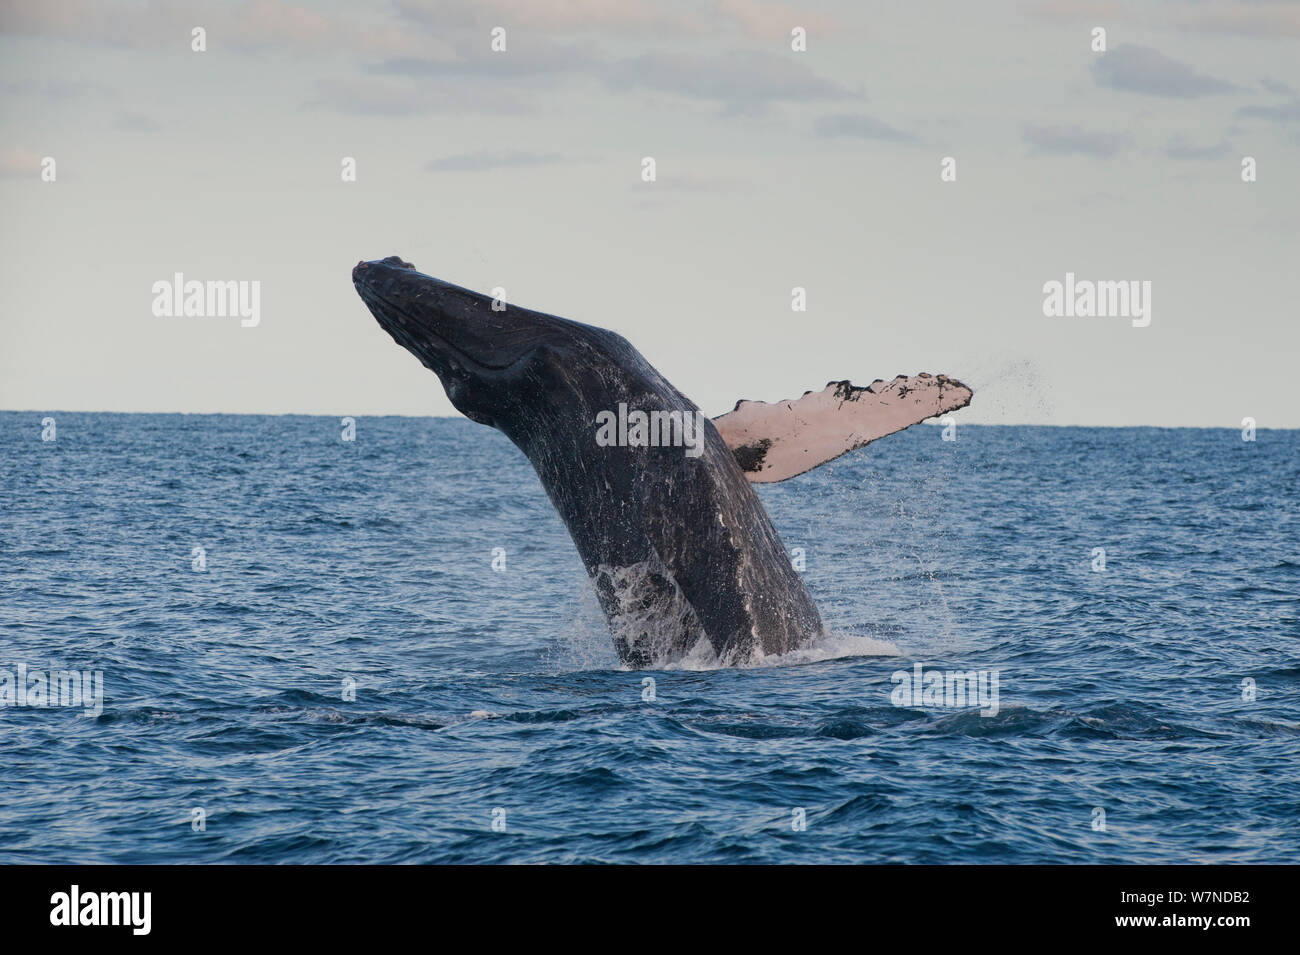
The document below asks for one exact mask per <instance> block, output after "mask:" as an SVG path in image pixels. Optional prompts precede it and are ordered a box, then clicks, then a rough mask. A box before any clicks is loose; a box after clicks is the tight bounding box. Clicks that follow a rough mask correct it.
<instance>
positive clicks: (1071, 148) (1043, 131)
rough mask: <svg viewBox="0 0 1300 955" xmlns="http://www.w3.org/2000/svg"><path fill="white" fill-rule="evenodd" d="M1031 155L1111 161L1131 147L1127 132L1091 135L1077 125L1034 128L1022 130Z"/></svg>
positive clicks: (1131, 140)
mask: <svg viewBox="0 0 1300 955" xmlns="http://www.w3.org/2000/svg"><path fill="white" fill-rule="evenodd" d="M1023 135H1024V140H1025V142H1027V143H1029V145H1030V146H1032V147H1033V148H1032V149H1031V150H1030V152H1031V153H1035V154H1038V153H1042V154H1048V155H1054V156H1094V157H1096V158H1098V159H1110V158H1112V157H1114V156H1116V155H1118V154H1119V153H1121V152H1122V151H1124V150H1125V149H1128V148H1129V147H1130V146H1131V145H1132V144H1133V137H1132V136H1130V135H1129V134H1128V133H1106V132H1090V131H1088V130H1085V129H1081V128H1080V127H1078V126H1034V125H1028V126H1026V127H1025V129H1024V134H1023Z"/></svg>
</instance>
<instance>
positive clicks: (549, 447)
mask: <svg viewBox="0 0 1300 955" xmlns="http://www.w3.org/2000/svg"><path fill="white" fill-rule="evenodd" d="M352 282H353V285H354V286H355V287H356V290H357V292H358V293H359V294H360V296H361V299H362V300H363V301H364V302H365V303H366V305H367V306H368V307H369V309H370V311H371V313H373V315H374V317H375V318H376V319H377V320H378V321H379V324H380V325H381V326H383V328H384V329H385V331H387V332H388V333H389V335H391V336H392V337H393V339H394V340H395V341H396V342H397V343H398V344H399V345H401V346H403V347H404V348H406V349H407V350H408V351H409V352H411V354H413V355H414V356H415V357H416V358H418V359H419V360H420V361H421V363H423V364H424V366H425V367H426V368H428V369H430V370H431V371H433V372H434V373H435V374H437V376H438V377H439V378H440V379H441V381H442V385H443V388H444V389H445V390H446V392H447V397H448V398H449V399H451V403H452V404H453V405H454V406H455V407H456V409H457V410H458V411H460V412H461V413H462V414H464V415H465V416H466V417H467V418H470V419H471V420H473V421H477V422H479V423H480V424H485V425H489V426H490V427H493V428H496V429H497V430H498V431H501V432H502V433H504V434H505V435H506V437H508V438H509V439H510V440H511V441H512V442H514V444H515V445H516V446H517V447H518V448H519V450H520V451H522V452H523V453H524V455H525V456H526V457H527V458H528V460H529V461H530V462H531V463H532V465H533V468H534V469H535V470H536V471H537V476H538V477H539V478H540V479H541V483H542V486H543V487H544V488H545V489H546V493H547V494H548V495H549V496H550V499H551V503H552V504H553V505H554V506H555V509H556V511H557V512H558V513H559V515H560V517H561V519H562V520H563V521H564V523H565V525H566V526H567V527H568V529H569V534H570V536H572V538H573V542H574V544H575V545H577V548H578V553H579V554H580V555H581V557H582V561H583V564H584V565H585V566H586V569H587V573H588V575H589V576H590V578H591V580H592V583H593V585H594V586H595V590H596V594H597V597H598V600H599V602H600V606H601V609H602V610H603V611H604V613H605V616H606V618H607V620H608V621H609V626H610V632H611V634H612V636H613V639H614V646H615V649H616V650H617V651H618V654H619V657H620V659H621V660H622V661H623V662H624V663H625V664H626V665H629V666H632V667H646V666H651V665H660V664H665V663H670V662H673V661H676V660H680V659H682V658H683V657H685V656H686V655H687V654H688V653H692V652H696V651H702V650H707V649H710V648H711V650H712V652H713V654H714V655H715V656H716V659H717V661H718V662H719V663H720V664H723V665H745V664H750V663H754V662H757V661H759V660H761V659H762V658H763V657H765V656H771V655H776V654H781V653H785V652H788V651H790V650H794V649H796V648H798V647H802V646H805V645H807V644H808V643H810V642H811V641H813V640H815V639H816V638H817V637H818V636H820V635H821V634H822V632H823V630H822V621H821V616H820V614H819V613H818V611H817V607H816V605H815V604H814V603H813V600H812V597H811V596H809V594H808V591H807V589H806V588H805V587H804V585H803V581H802V580H801V579H800V577H799V575H798V573H797V572H796V571H795V570H794V568H793V566H792V565H791V560H790V556H789V554H788V553H787V552H786V550H785V546H784V545H783V544H782V543H781V539H780V538H779V537H778V536H777V533H776V530H775V528H773V526H772V522H771V520H770V519H769V518H768V516H767V512H766V511H764V510H763V505H762V503H761V502H760V501H759V499H758V495H757V494H756V493H755V491H754V489H753V488H752V487H750V483H751V482H755V483H761V482H770V481H782V480H785V479H786V478H790V477H794V476H795V475H797V474H802V473H804V472H805V471H807V470H809V469H811V468H813V467H816V466H817V465H819V464H822V463H824V462H826V461H829V460H831V459H832V458H835V457H838V456H840V455H841V454H844V453H846V452H848V451H851V450H853V449H855V448H859V447H861V446H862V445H864V444H866V443H868V442H869V441H873V440H875V439H876V438H879V437H882V436H884V435H886V434H891V433H893V432H895V431H898V430H901V429H902V428H906V427H908V426H909V425H912V424H915V423H917V422H919V421H923V420H925V419H926V418H929V417H933V416H934V415H939V414H944V413H946V412H948V411H953V410H955V409H957V408H961V407H964V406H965V405H966V404H968V403H969V402H970V399H971V391H970V389H969V388H967V387H966V386H965V385H963V384H962V383H961V382H959V381H955V380H953V379H951V378H947V377H945V376H943V375H937V376H932V375H925V374H923V375H918V376H916V377H907V376H901V375H900V376H899V377H897V378H895V379H893V380H892V381H890V382H884V381H876V382H874V383H873V384H872V385H870V386H867V387H865V388H857V387H855V386H853V385H851V384H849V383H848V382H847V381H841V382H831V383H830V384H828V385H827V386H826V388H825V389H824V390H823V391H820V392H807V393H805V394H804V396H803V397H802V398H799V399H797V400H791V401H782V402H777V403H774V404H768V403H767V402H762V401H740V402H737V404H736V407H735V408H734V409H733V410H732V411H730V412H728V413H727V414H724V415H722V416H720V417H719V418H717V419H715V420H713V421H710V420H709V419H708V418H706V417H704V416H703V415H702V414H701V413H700V411H699V409H698V408H697V407H696V406H695V405H694V404H693V403H692V402H691V401H690V400H689V399H688V398H686V397H685V396H684V395H683V394H682V393H681V392H680V391H678V390H677V389H676V388H674V387H673V386H672V384H670V383H669V382H668V381H667V379H665V378H664V377H663V375H661V374H660V373H659V372H658V371H656V370H655V369H654V368H653V367H652V366H651V365H650V363H649V362H647V361H646V360H645V358H643V357H642V356H641V353H640V352H638V351H637V350H636V349H635V348H633V347H632V345H631V344H630V343H629V342H628V341H627V340H626V339H625V338H623V337H622V336H621V335H618V334H616V333H615V332H612V331H608V330H606V329H603V328H597V327H595V326H592V325H584V324H582V323H580V322H574V321H570V320H568V319H564V318H558V317H556V316H554V315H546V314H543V313H541V312H534V311H531V310H529V309H525V308H519V307H518V306H515V305H508V306H504V305H503V303H501V302H496V301H494V299H493V298H491V297H490V296H487V295H481V294H479V293H477V292H472V291H470V290H468V289H464V288H461V287H459V286H456V285H451V284H449V283H447V282H443V281H441V280H439V279H436V278H432V277H431V276H428V275H425V274H423V273H421V272H418V271H416V269H415V267H414V266H413V265H412V264H411V263H409V262H405V261H403V260H402V259H400V258H398V257H397V256H389V257H388V258H386V259H380V260H375V261H371V262H360V263H358V264H357V266H356V267H355V268H354V269H353V270H352ZM494 305H495V307H494ZM701 641H708V644H709V647H708V648H702V647H701V646H700V644H701Z"/></svg>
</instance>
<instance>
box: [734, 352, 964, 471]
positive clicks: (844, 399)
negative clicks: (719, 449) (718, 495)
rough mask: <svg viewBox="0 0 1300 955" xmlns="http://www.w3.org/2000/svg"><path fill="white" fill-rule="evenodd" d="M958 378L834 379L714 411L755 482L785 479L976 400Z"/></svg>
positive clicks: (743, 468) (921, 376) (742, 465)
mask: <svg viewBox="0 0 1300 955" xmlns="http://www.w3.org/2000/svg"><path fill="white" fill-rule="evenodd" d="M971 396H972V392H971V390H970V389H969V388H967V387H966V386H965V385H963V384H962V383H961V382H960V381H957V380H956V379H954V378H948V377H946V376H945V375H927V374H925V373H922V374H919V375H916V376H915V377H908V376H907V375H899V376H898V377H897V378H895V379H894V380H893V381H881V380H877V381H875V382H873V383H872V384H870V385H868V386H867V387H865V388H858V387H855V386H854V385H851V384H849V382H847V381H832V382H830V383H829V384H828V385H827V386H826V387H825V389H823V390H822V391H816V392H814V391H809V392H806V393H805V394H804V396H803V397H802V398H796V399H791V400H788V401H777V402H774V403H772V404H769V403H768V402H766V401H738V402H736V407H735V409H733V410H732V411H729V412H727V413H726V414H724V415H720V416H718V417H717V418H714V419H713V423H714V425H715V426H716V427H717V429H718V433H719V434H721V435H722V440H723V441H725V442H726V443H727V447H729V448H731V451H732V453H733V454H734V455H735V456H736V460H737V462H738V463H739V464H740V468H741V470H742V471H744V472H745V477H747V478H749V480H750V482H751V483H755V484H767V483H771V482H774V481H784V480H786V479H787V478H792V477H794V476H795V475H797V474H803V473H804V472H805V471H811V470H812V469H813V468H815V467H817V466H818V465H819V464H825V463H826V462H827V461H830V460H832V459H834V458H838V457H839V456H840V455H841V454H847V453H848V452H849V451H852V450H854V449H855V448H860V447H862V446H863V445H864V444H869V443H870V442H872V441H875V440H876V439H877V438H883V437H884V436H885V435H887V434H893V433H894V432H895V431H902V430H903V429H904V428H908V427H911V426H912V425H914V424H917V423H918V422H921V421H924V420H925V419H926V418H933V417H934V416H935V415H941V414H947V413H948V412H949V411H956V410H957V409H958V408H964V407H965V406H966V405H968V404H970V400H971Z"/></svg>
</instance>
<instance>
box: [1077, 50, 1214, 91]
mask: <svg viewBox="0 0 1300 955" xmlns="http://www.w3.org/2000/svg"><path fill="white" fill-rule="evenodd" d="M1092 75H1093V79H1094V80H1096V82H1097V85H1098V86H1108V87H1110V88H1111V89H1116V90H1125V91H1126V92H1130V93H1145V94H1147V95H1149V96H1169V97H1174V98H1178V99H1190V98H1193V97H1197V96H1212V95H1214V94H1216V93H1227V92H1230V91H1232V90H1234V89H1236V87H1235V86H1233V85H1232V84H1231V83H1229V82H1227V81H1225V80H1220V79H1216V78H1215V77H1213V76H1207V75H1205V74H1204V73H1198V72H1196V70H1194V69H1192V68H1191V67H1190V66H1187V65H1186V64H1185V63H1180V62H1178V61H1177V60H1173V59H1170V58H1169V57H1167V56H1165V55H1164V54H1163V53H1161V52H1160V51H1159V50H1153V49H1151V47H1148V46H1138V45H1136V44H1133V43H1122V44H1120V45H1119V46H1117V47H1115V49H1113V50H1111V51H1110V52H1109V53H1106V54H1103V55H1102V56H1101V57H1099V58H1098V59H1097V61H1096V63H1094V64H1093V67H1092Z"/></svg>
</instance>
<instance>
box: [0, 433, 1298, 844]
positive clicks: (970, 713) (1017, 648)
mask: <svg viewBox="0 0 1300 955" xmlns="http://www.w3.org/2000/svg"><path fill="white" fill-rule="evenodd" d="M43 417H45V415H43V414H32V413H3V414H0V487H2V488H3V500H2V502H0V505H2V508H3V510H2V511H0V679H3V674H4V672H5V671H9V672H10V673H11V674H13V673H16V669H17V667H18V666H19V665H24V666H26V667H27V669H28V671H29V672H33V671H47V672H48V671H51V670H58V669H75V670H85V671H100V672H102V674H103V687H104V695H103V709H102V712H101V713H99V714H98V715H89V716H86V715H81V714H82V713H83V710H82V709H81V708H75V707H56V706H45V707H41V706H32V705H28V706H15V705H10V706H5V707H0V765H3V767H4V772H3V774H2V775H0V861H3V862H126V863H144V862H150V863H162V862H259V863H267V862H296V863H329V862H379V863H400V862H490V863H514V862H577V861H594V860H604V861H615V862H679V863H680V862H851V863H873V862H913V863H935V862H939V863H947V862H1070V863H1083V862H1186V861H1191V862H1257V861H1288V862H1295V861H1300V493H1298V490H1300V489H1298V488H1297V471H1298V469H1300V432H1295V431H1260V432H1259V433H1258V439H1257V440H1256V441H1255V442H1253V443H1250V442H1244V441H1243V440H1242V439H1241V434H1240V433H1239V432H1237V431H1230V430H1164V429H1147V428H1133V429H1091V428H1033V427H1024V428H1020V427H1016V428H1011V427H977V426H962V427H961V428H960V430H959V433H958V435H957V437H958V440H957V441H955V442H946V441H943V440H941V429H939V428H935V427H917V428H913V429H911V430H909V431H906V432H903V433H900V434H897V435H893V436H891V437H889V438H886V439H884V440H882V441H879V442H877V443H875V444H873V445H871V446H870V447H868V448H866V449H864V450H862V451H859V452H855V453H854V454H851V455H848V456H846V457H843V458H841V459H839V460H837V461H835V462H832V463H831V464H829V465H826V466H825V467H823V468H820V469H818V470H816V471H814V472H811V473H809V474H807V475H804V476H802V477H800V478H797V479H795V480H792V481H789V482H786V483H784V484H780V485H774V486H765V487H762V488H761V489H760V495H761V497H762V499H763V501H764V503H765V505H766V507H767V509H768V511H769V513H770V514H771V515H772V517H773V520H774V522H775V523H776V525H777V527H778V529H779V530H780V532H781V534H782V537H783V538H784V540H785V542H786V544H787V546H788V547H789V548H790V549H791V550H792V551H793V550H794V549H795V548H800V549H801V550H802V554H803V560H804V562H805V567H806V569H805V571H804V573H805V577H806V580H807V582H808V585H809V588H810V590H811V592H812V593H813V595H814V596H815V597H816V598H817V601H818V604H819V606H820V607H821V608H822V611H823V615H824V617H825V619H826V620H827V622H828V624H830V626H831V628H832V630H833V631H834V633H835V635H836V636H835V637H834V638H832V639H831V640H828V641H827V644H826V647H825V648H823V650H822V651H821V652H820V654H818V653H814V654H811V655H808V656H807V657H805V658H803V662H799V661H786V665H776V666H765V667H757V668H750V669H743V670H736V669H713V670H707V669H703V670H701V669H696V670H692V669H676V670H657V671H627V670H622V669H620V668H619V666H618V662H617V659H616V657H615V655H614V653H613V650H612V648H611V645H610V641H609V637H608V635H607V633H606V632H605V630H604V623H603V619H602V618H601V616H600V614H599V612H598V610H597V609H596V605H595V601H594V598H593V597H592V595H591V593H590V587H589V585H588V583H587V581H586V577H585V574H584V572H583V570H582V566H581V564H580V562H579V560H578V557H577V554H576V551H575V550H574V547H573V545H572V543H571V542H570V540H569V539H568V535H567V533H566V531H565V529H564V527H563V525H562V524H561V523H560V521H559V519H558V517H557V516H556V515H555V513H554V512H553V511H552V509H551V507H550V504H549V502H548V501H547V499H546V496H545V494H544V493H543V491H542V490H541V487H540V485H539V484H538V482H537V479H536V478H535V476H534V475H533V472H532V470H531V468H530V467H529V465H528V463H527V462H526V461H525V460H524V458H523V457H522V455H520V454H519V453H518V452H517V451H516V450H515V449H514V448H513V446H511V445H510V444H509V443H508V442H507V441H506V440H505V439H504V438H503V437H502V436H500V435H499V434H497V433H496V432H493V431H490V430H488V429H486V428H483V427H479V426H477V425H474V424H472V423H470V422H468V421H464V420H450V419H432V418H427V419H420V418H361V419H359V420H358V421H357V422H356V438H355V441H352V442H345V441H342V440H341V439H340V432H341V425H340V421H339V419H337V418H323V417H298V416H282V417H250V416H222V415H202V416H181V415H117V414H77V413H61V414H60V413H54V414H53V415H52V417H54V419H55V422H56V427H57V432H56V435H55V438H54V440H53V441H48V442H47V441H42V440H41V430H42V428H41V419H42V418H43ZM195 548H202V554H203V565H202V569H195V567H196V563H197V556H196V555H197V553H198V552H196V550H195ZM495 548H502V549H503V551H497V552H496V555H497V564H498V566H500V565H501V554H502V552H503V553H504V569H497V570H494V569H493V560H494V549H495ZM1097 548H1102V549H1104V552H1105V553H1104V563H1103V561H1102V558H1101V555H1099V554H1098V553H1097V552H1096V550H1095V549H1097ZM917 664H920V665H921V666H922V668H923V672H924V673H931V672H941V671H970V670H977V671H984V672H985V673H986V674H991V673H992V672H993V671H996V673H997V676H998V693H999V696H998V706H997V711H996V713H993V714H991V715H982V714H981V711H980V709H979V708H977V707H971V706H965V707H956V706H953V707H949V706H929V705H921V704H922V703H923V702H924V701H912V702H911V704H910V705H905V706H903V705H894V702H893V701H892V700H891V695H892V694H894V693H895V691H896V689H897V688H898V687H899V686H900V685H901V684H899V683H896V682H894V680H893V679H892V677H893V675H894V674H896V673H897V672H898V671H900V670H902V671H906V672H908V673H909V674H910V673H912V672H914V667H915V666H916V665H917ZM647 678H650V679H653V681H654V686H653V699H647V697H648V696H650V695H651V694H650V688H649V687H647V686H646V685H645V683H644V682H643V681H645V680H646V679H647ZM15 679H16V678H15ZM348 681H352V682H351V683H349V682H348ZM352 684H354V685H355V699H347V698H345V697H347V696H351V695H352V694H348V693H347V692H346V689H345V688H346V686H348V685H352ZM196 809H198V810H202V816H201V818H202V825H199V824H198V821H197V820H198V818H199V817H198V816H197V815H196V814H195V810H196ZM800 810H801V811H802V812H800ZM494 820H495V821H496V823H497V827H498V828H503V829H504V831H494V828H493V824H494ZM801 821H802V823H803V825H802V826H801V825H799V823H800V822H801Z"/></svg>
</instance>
